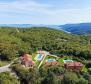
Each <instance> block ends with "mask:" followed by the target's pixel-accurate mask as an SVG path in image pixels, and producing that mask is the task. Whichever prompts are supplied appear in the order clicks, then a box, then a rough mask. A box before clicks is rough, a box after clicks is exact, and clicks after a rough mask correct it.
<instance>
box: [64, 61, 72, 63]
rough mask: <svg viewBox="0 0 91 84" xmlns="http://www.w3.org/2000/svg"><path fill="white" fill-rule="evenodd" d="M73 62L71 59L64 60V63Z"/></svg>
mask: <svg viewBox="0 0 91 84" xmlns="http://www.w3.org/2000/svg"><path fill="white" fill-rule="evenodd" d="M67 62H73V60H64V63H67Z"/></svg>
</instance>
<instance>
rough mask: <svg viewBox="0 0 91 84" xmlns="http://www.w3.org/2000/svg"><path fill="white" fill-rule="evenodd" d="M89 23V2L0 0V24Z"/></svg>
mask: <svg viewBox="0 0 91 84" xmlns="http://www.w3.org/2000/svg"><path fill="white" fill-rule="evenodd" d="M86 22H91V0H0V24H46V25H49V24H50V25H59V24H68V23H86Z"/></svg>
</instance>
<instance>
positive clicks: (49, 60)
mask: <svg viewBox="0 0 91 84" xmlns="http://www.w3.org/2000/svg"><path fill="white" fill-rule="evenodd" d="M55 61H56V60H55V59H48V60H46V62H55Z"/></svg>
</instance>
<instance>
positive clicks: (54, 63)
mask: <svg viewBox="0 0 91 84" xmlns="http://www.w3.org/2000/svg"><path fill="white" fill-rule="evenodd" d="M45 64H46V65H59V62H57V61H53V62H48V61H46V62H45Z"/></svg>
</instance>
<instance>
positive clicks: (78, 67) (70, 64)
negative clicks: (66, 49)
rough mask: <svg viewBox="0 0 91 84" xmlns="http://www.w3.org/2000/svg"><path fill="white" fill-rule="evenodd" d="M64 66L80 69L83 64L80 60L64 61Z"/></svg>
mask: <svg viewBox="0 0 91 84" xmlns="http://www.w3.org/2000/svg"><path fill="white" fill-rule="evenodd" d="M64 67H65V68H66V69H72V70H82V68H83V64H82V63H81V62H67V63H64Z"/></svg>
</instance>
